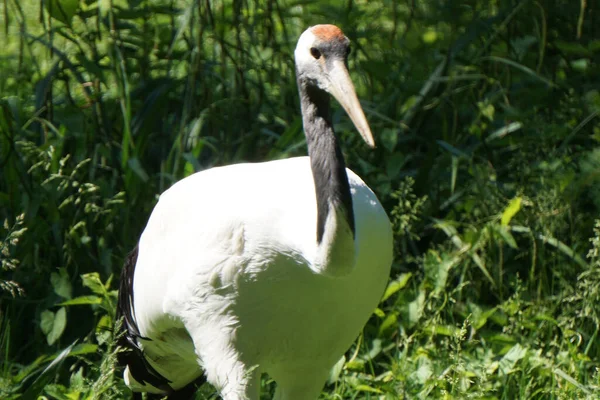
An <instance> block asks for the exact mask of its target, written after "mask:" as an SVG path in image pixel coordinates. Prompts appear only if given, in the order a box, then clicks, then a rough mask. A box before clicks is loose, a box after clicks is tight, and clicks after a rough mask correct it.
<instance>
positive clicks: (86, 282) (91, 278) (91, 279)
mask: <svg viewBox="0 0 600 400" xmlns="http://www.w3.org/2000/svg"><path fill="white" fill-rule="evenodd" d="M81 279H82V280H83V286H85V287H87V288H89V289H91V291H92V292H94V293H96V294H101V295H103V294H105V293H106V289H105V288H104V285H103V284H102V281H101V280H100V274H98V273H97V272H90V273H89V274H83V275H81Z"/></svg>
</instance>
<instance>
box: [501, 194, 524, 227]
mask: <svg viewBox="0 0 600 400" xmlns="http://www.w3.org/2000/svg"><path fill="white" fill-rule="evenodd" d="M521 200H522V199H521V197H515V198H514V199H512V200H511V201H510V202H509V203H508V206H506V208H505V209H504V211H503V212H502V219H501V221H500V223H501V224H502V225H503V226H508V224H509V223H510V220H511V219H512V218H513V217H514V216H515V215H516V214H517V213H518V212H519V210H520V209H521Z"/></svg>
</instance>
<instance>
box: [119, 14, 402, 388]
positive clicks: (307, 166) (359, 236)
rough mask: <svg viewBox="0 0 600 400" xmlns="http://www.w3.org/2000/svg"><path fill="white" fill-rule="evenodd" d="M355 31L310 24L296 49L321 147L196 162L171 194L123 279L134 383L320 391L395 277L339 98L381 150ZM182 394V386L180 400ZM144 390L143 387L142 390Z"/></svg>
mask: <svg viewBox="0 0 600 400" xmlns="http://www.w3.org/2000/svg"><path fill="white" fill-rule="evenodd" d="M348 52H349V40H348V38H346V37H345V36H344V34H343V33H342V31H341V30H340V29H339V28H337V27H336V26H333V25H317V26H313V27H311V28H309V29H307V30H306V31H305V32H304V33H303V34H302V35H301V36H300V39H299V41H298V45H297V47H296V51H295V59H296V75H297V80H298V89H299V91H300V100H301V105H302V118H303V124H304V131H305V134H306V141H307V144H308V153H309V156H308V157H298V158H291V159H286V160H279V161H271V162H265V163H258V164H238V165H230V166H226V167H219V168H211V169H209V170H206V171H202V172H199V173H196V174H194V175H192V176H189V177H187V178H185V179H183V180H181V181H180V182H178V183H176V184H175V185H173V186H172V187H171V188H170V189H168V190H167V191H166V192H164V193H163V194H162V195H161V197H160V200H159V201H158V204H157V205H156V207H155V208H154V211H153V212H152V215H151V216H150V219H149V221H148V225H147V226H146V229H145V230H144V232H143V234H142V236H141V238H140V241H139V244H138V247H137V248H136V249H135V250H134V252H132V254H131V255H130V256H129V258H128V261H127V262H126V264H125V267H124V269H123V273H122V276H121V287H120V294H119V314H120V315H122V316H123V317H124V327H125V330H126V333H125V335H124V336H123V338H122V343H123V345H124V346H125V347H127V348H129V349H130V351H129V352H124V353H121V355H120V362H121V363H122V364H125V365H126V366H127V367H126V369H125V372H124V378H125V382H126V384H127V385H128V386H130V387H131V388H132V389H133V390H134V391H136V392H139V391H146V392H150V393H161V394H166V395H170V396H171V397H172V398H181V397H182V396H189V395H190V394H193V390H194V386H193V382H195V381H196V380H198V379H203V377H204V379H206V380H208V382H210V383H211V384H213V385H214V386H215V387H216V388H217V390H218V391H219V393H220V395H221V396H222V398H223V399H224V400H258V399H259V388H260V376H261V373H263V372H266V373H268V374H269V375H270V376H271V377H272V378H273V379H274V380H275V381H276V383H277V390H276V394H275V399H277V400H314V399H316V398H317V397H318V395H319V393H320V391H321V389H322V387H323V385H324V383H325V381H326V380H327V377H328V374H329V371H330V369H331V367H332V366H333V365H334V364H335V363H336V362H337V361H338V360H339V359H340V357H341V356H342V354H343V353H344V352H345V351H346V350H347V349H348V348H349V347H350V346H351V344H352V342H353V341H354V339H355V338H356V336H357V335H358V334H359V332H360V330H361V329H362V327H363V326H364V324H365V323H366V322H367V319H368V318H369V316H370V315H371V313H372V312H373V310H374V308H375V307H376V305H377V302H378V301H379V299H380V297H381V295H382V292H383V289H384V287H385V285H386V282H387V279H388V274H389V270H390V265H391V262H392V231H391V226H390V222H389V219H388V217H387V215H386V213H385V211H384V209H383V207H382V206H381V204H380V203H379V201H378V200H377V197H376V196H375V194H374V193H373V192H372V191H371V189H370V188H369V187H368V186H367V185H366V184H365V183H364V182H363V181H362V180H361V179H360V178H359V177H358V176H357V175H356V174H355V173H354V172H352V171H351V170H349V169H346V167H345V164H344V158H343V155H342V151H341V150H340V146H339V143H338V139H337V138H336V136H335V134H334V131H333V124H332V121H331V114H330V104H329V101H330V97H329V94H331V95H333V96H334V97H335V98H336V99H337V100H338V101H339V103H340V104H341V105H342V107H343V108H344V109H345V110H346V112H347V113H348V115H349V116H350V118H351V119H352V121H353V122H354V125H355V126H356V128H357V130H358V131H359V133H360V134H361V135H362V137H363V139H364V140H365V141H366V142H367V144H368V145H369V146H371V147H373V146H374V141H373V136H372V134H371V130H370V128H369V125H368V124H367V121H366V119H365V116H364V114H363V111H362V109H361V107H360V104H359V102H358V99H357V97H356V93H355V90H354V86H353V84H352V81H351V80H350V77H349V75H348V71H347V69H346V60H347V56H348ZM177 396H179V397H177ZM138 397H139V395H138Z"/></svg>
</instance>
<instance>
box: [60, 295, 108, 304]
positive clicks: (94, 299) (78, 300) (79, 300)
mask: <svg viewBox="0 0 600 400" xmlns="http://www.w3.org/2000/svg"><path fill="white" fill-rule="evenodd" d="M100 303H102V298H100V297H98V296H93V295H90V296H79V297H75V298H74V299H71V300H67V301H63V302H62V303H58V304H57V305H59V306H81V305H88V304H100Z"/></svg>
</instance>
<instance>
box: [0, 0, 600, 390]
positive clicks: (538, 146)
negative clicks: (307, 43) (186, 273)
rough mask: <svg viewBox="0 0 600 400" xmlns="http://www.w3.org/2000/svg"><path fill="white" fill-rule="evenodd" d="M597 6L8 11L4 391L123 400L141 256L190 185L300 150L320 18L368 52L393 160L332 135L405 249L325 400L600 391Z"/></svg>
mask: <svg viewBox="0 0 600 400" xmlns="http://www.w3.org/2000/svg"><path fill="white" fill-rule="evenodd" d="M40 3H41V4H42V6H40ZM598 7H599V6H598V3H596V2H592V1H587V2H586V1H581V2H579V1H571V2H564V1H557V0H548V1H541V0H539V1H535V0H531V1H527V0H523V1H519V0H510V1H509V0H496V1H489V2H487V1H479V0H468V1H462V2H458V1H457V2H453V1H443V0H427V1H419V2H415V1H400V2H397V1H388V2H375V1H370V2H367V1H353V0H349V1H333V2H328V3H327V5H325V3H317V2H315V3H314V4H313V3H311V2H295V1H287V0H279V1H276V0H275V1H273V0H267V1H264V2H258V1H246V2H242V1H237V0H233V1H229V0H226V1H215V2H210V1H200V0H188V1H181V0H42V1H41V2H39V1H34V0H2V1H0V10H1V11H0V43H2V48H0V223H1V224H0V226H1V228H0V257H1V267H0V302H1V303H0V317H1V319H0V349H1V350H0V357H1V361H0V398H3V399H17V398H19V399H21V398H22V399H36V398H39V396H43V397H44V398H48V399H60V400H68V399H70V400H74V399H95V398H107V399H121V398H128V396H129V392H128V390H127V389H126V388H125V386H124V384H123V381H122V379H121V376H120V373H119V372H115V364H114V361H115V352H116V351H117V350H116V348H115V346H114V338H113V337H112V330H113V327H114V326H113V324H114V322H113V319H114V311H115V302H116V291H115V289H116V287H117V279H118V273H119V271H120V268H121V264H122V261H123V258H124V255H125V254H126V253H127V252H128V251H129V250H130V249H131V248H132V247H133V246H134V244H135V243H136V241H137V238H138V235H139V234H140V233H141V231H142V229H143V227H144V224H145V221H146V219H147V217H148V215H149V213H150V211H151V209H152V207H153V205H154V204H155V201H156V198H157V195H158V194H159V193H161V192H162V191H164V190H165V189H166V188H168V187H169V186H170V185H171V184H173V182H175V181H177V180H178V179H180V178H182V177H184V176H186V175H189V174H191V173H193V172H195V171H198V170H202V169H206V168H210V167H212V166H215V165H225V164H231V163H236V162H241V161H262V160H271V159H276V158H283V157H290V156H296V155H303V154H305V151H306V150H305V143H304V136H303V133H302V127H301V119H300V112H299V101H298V96H297V92H296V86H295V77H294V63H293V49H294V47H295V41H296V39H297V38H298V36H299V34H300V33H301V32H302V31H303V30H304V29H305V28H306V27H307V26H309V25H312V24H316V23H323V22H327V23H335V24H337V25H339V26H340V27H341V28H342V29H343V30H344V32H345V34H346V35H347V36H348V37H349V38H350V40H351V41H352V43H353V51H352V53H351V55H350V60H349V66H350V70H351V74H352V75H353V78H354V81H355V83H356V87H357V91H358V93H359V97H360V98H361V101H362V104H363V107H364V109H365V113H366V115H367V118H368V119H369V121H370V124H371V128H372V130H373V132H374V134H375V137H376V140H377V141H378V148H377V149H376V150H374V151H370V150H368V149H367V148H366V146H364V145H363V144H362V143H361V141H360V138H359V137H358V135H357V134H356V132H355V131H354V128H353V126H352V124H351V123H350V121H349V120H348V118H347V117H346V116H345V114H344V112H343V110H341V109H339V108H338V109H337V111H336V115H335V119H336V127H337V131H338V133H339V135H340V137H341V138H342V141H343V142H344V152H345V154H346V159H347V163H348V165H349V166H351V168H352V169H353V170H354V171H356V172H357V173H359V175H361V176H362V177H363V178H364V180H365V181H366V182H367V183H368V184H369V185H370V186H371V187H372V188H373V190H374V191H375V192H376V193H377V194H378V196H379V198H380V199H381V201H382V202H383V203H384V205H385V206H386V208H387V210H388V212H389V214H390V217H391V219H392V220H393V222H394V232H395V235H396V240H395V243H396V258H395V263H394V265H393V268H392V275H391V280H390V284H389V286H388V288H387V290H386V292H385V295H384V298H383V300H382V302H381V304H380V306H379V308H378V309H377V310H375V313H374V315H373V317H372V318H371V320H370V321H369V324H368V326H367V327H366V328H365V330H364V333H363V334H362V335H361V336H360V337H359V338H358V340H357V342H356V346H355V347H354V348H352V349H350V351H349V352H348V353H347V354H346V356H345V358H344V360H340V363H339V364H338V366H337V367H336V368H335V369H334V371H333V372H332V377H331V380H330V383H329V384H328V386H326V387H325V389H324V392H323V395H322V398H323V399H341V398H343V399H363V398H369V399H400V398H402V399H412V398H422V399H425V398H431V399H464V398H473V399H506V400H509V399H510V400H512V399H567V398H568V399H575V398H576V399H586V398H587V399H597V398H599V397H600V369H599V367H600V342H599V339H598V333H599V332H598V331H599V329H600V223H596V224H595V222H594V221H595V220H596V219H597V218H598V217H599V216H600V8H598ZM207 195H210V193H207ZM331 312H332V313H335V312H336V310H331ZM272 388H273V385H272V382H271V381H269V379H268V378H267V377H265V380H264V388H263V389H264V390H263V392H264V394H265V398H270V394H269V393H270V392H271V391H272ZM201 392H202V393H200V394H199V395H198V398H214V396H215V394H214V390H212V388H210V387H208V385H205V387H203V388H202V390H201Z"/></svg>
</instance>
